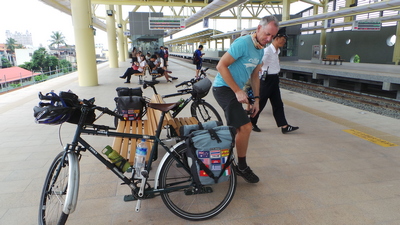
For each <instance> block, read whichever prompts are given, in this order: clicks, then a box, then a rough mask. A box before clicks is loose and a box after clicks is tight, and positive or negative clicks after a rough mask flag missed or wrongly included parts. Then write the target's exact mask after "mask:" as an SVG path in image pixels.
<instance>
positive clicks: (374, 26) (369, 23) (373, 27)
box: [352, 20, 382, 31]
mask: <svg viewBox="0 0 400 225" xmlns="http://www.w3.org/2000/svg"><path fill="white" fill-rule="evenodd" d="M381 26H382V22H381V21H377V20H364V21H360V20H355V21H353V29H352V31H380V30H381Z"/></svg>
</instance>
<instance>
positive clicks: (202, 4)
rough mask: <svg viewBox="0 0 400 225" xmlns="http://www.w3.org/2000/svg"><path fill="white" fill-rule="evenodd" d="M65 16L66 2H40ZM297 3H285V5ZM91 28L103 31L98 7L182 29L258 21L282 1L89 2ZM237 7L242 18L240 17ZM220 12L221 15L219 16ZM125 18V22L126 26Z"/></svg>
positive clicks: (277, 11)
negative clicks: (156, 17) (154, 15)
mask: <svg viewBox="0 0 400 225" xmlns="http://www.w3.org/2000/svg"><path fill="white" fill-rule="evenodd" d="M41 1H42V2H44V3H45V4H47V5H50V6H52V7H54V8H56V9H58V10H60V11H62V12H64V13H66V14H68V15H71V4H70V0H41ZM300 1H302V2H306V3H308V4H310V6H312V5H319V6H320V5H321V3H320V2H319V1H317V0H300ZM294 2H298V0H288V3H289V4H290V3H294ZM91 4H92V9H93V10H92V14H93V15H92V18H93V26H94V27H95V28H96V29H100V30H103V31H106V24H105V22H104V16H102V15H103V13H104V14H105V12H98V10H97V9H99V8H100V7H99V5H122V6H123V11H124V9H128V10H130V11H132V12H163V13H164V16H165V17H171V18H185V25H186V28H188V27H190V26H193V25H195V24H197V23H200V22H202V21H203V19H204V18H206V17H207V18H211V19H218V18H220V19H259V18H261V17H263V16H265V15H272V14H281V13H282V10H283V0H190V1H188V0H167V1H166V0H152V1H143V0H91ZM238 6H240V10H241V11H242V12H246V13H245V14H246V15H243V16H240V13H238V10H239V8H238ZM222 13H225V14H224V15H222ZM128 22H129V21H128V18H126V19H125V23H128ZM177 32H179V30H169V31H167V32H166V33H165V37H168V36H169V35H171V34H174V33H177Z"/></svg>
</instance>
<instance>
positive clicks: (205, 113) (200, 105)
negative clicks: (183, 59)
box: [143, 68, 222, 123]
mask: <svg viewBox="0 0 400 225" xmlns="http://www.w3.org/2000/svg"><path fill="white" fill-rule="evenodd" d="M207 69H208V68H206V69H205V70H201V71H202V74H203V75H202V76H200V78H192V79H191V80H188V81H184V82H182V83H180V84H177V85H175V87H177V88H178V87H184V89H180V90H178V91H177V93H173V94H167V95H162V96H161V97H162V98H171V97H176V96H182V95H187V94H190V95H191V96H189V97H188V98H186V99H183V100H182V101H181V102H180V104H179V105H178V107H177V108H175V109H173V112H172V117H174V118H175V117H176V116H177V115H178V114H179V113H180V112H181V111H182V110H183V109H184V108H185V107H186V106H187V105H188V104H189V103H190V102H192V104H191V105H190V113H191V116H193V117H196V118H197V120H198V121H199V122H202V123H204V122H208V121H211V120H217V121H220V122H222V118H221V116H220V115H219V113H218V111H217V110H216V109H215V108H214V107H213V106H212V105H211V104H210V103H208V102H206V100H204V99H203V98H204V97H205V96H207V94H208V92H209V90H210V88H211V85H212V84H211V81H210V80H209V79H208V78H205V77H204V75H205V71H207ZM155 85H156V84H155V83H153V82H149V81H145V83H144V84H143V88H144V89H146V88H147V87H151V88H152V89H153V92H154V94H158V92H157V90H156V88H155Z"/></svg>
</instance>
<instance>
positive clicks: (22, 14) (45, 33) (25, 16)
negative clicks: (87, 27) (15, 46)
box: [0, 0, 310, 47]
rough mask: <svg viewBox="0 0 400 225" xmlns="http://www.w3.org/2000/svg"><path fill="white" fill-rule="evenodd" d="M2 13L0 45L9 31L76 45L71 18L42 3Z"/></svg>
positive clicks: (220, 26)
mask: <svg viewBox="0 0 400 225" xmlns="http://www.w3.org/2000/svg"><path fill="white" fill-rule="evenodd" d="M307 6H308V7H309V6H310V5H308V4H307V5H306V6H304V5H301V6H298V7H302V8H305V7H307ZM298 7H293V4H292V8H298ZM132 8H133V6H132ZM0 9H1V13H0V15H1V17H0V18H1V19H0V43H5V42H6V35H5V33H6V30H9V31H11V33H15V32H20V33H26V31H28V32H29V33H31V34H32V39H33V45H34V46H35V47H38V46H48V45H49V44H50V42H49V40H50V39H51V38H50V36H51V35H52V32H53V31H59V32H61V33H62V34H63V35H64V36H65V40H66V43H67V44H70V45H74V44H75V38H74V30H73V25H72V18H71V16H70V15H67V14H65V13H63V12H61V11H59V10H57V9H55V8H53V7H51V6H48V5H46V4H45V3H43V2H42V1H40V0H0ZM99 9H100V10H97V11H96V14H97V15H99V16H102V15H100V13H99V12H98V11H101V12H103V11H104V14H105V10H101V9H102V8H100V7H99ZM123 10H124V12H123V18H124V19H125V18H127V16H128V12H129V10H130V9H129V8H128V7H123ZM295 10H298V9H295ZM255 22H257V21H255ZM255 22H253V25H252V26H251V27H254V26H256V24H254V23H255ZM209 25H210V28H211V29H213V28H215V29H217V30H220V31H222V32H227V31H233V30H234V29H236V27H237V23H236V22H235V20H230V21H229V22H221V21H219V20H218V23H217V25H215V26H216V27H214V23H213V22H212V21H210V23H209ZM249 27H250V26H249V24H248V22H247V21H243V22H242V28H249ZM201 30H204V28H202V24H201V23H200V24H198V25H195V26H193V27H190V28H188V29H186V30H185V31H183V32H179V33H178V34H175V35H174V36H173V37H174V38H177V37H180V36H184V35H188V34H191V33H194V32H198V31H201ZM95 43H96V44H103V45H104V46H105V47H106V46H107V34H106V33H105V32H104V31H101V30H99V29H97V32H96V36H95Z"/></svg>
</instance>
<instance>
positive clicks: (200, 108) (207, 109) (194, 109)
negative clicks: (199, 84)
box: [190, 100, 222, 123]
mask: <svg viewBox="0 0 400 225" xmlns="http://www.w3.org/2000/svg"><path fill="white" fill-rule="evenodd" d="M190 112H191V113H192V116H193V117H196V119H197V120H198V121H199V122H201V123H205V122H208V121H212V120H217V121H220V122H221V123H222V119H221V116H220V115H219V114H218V112H217V110H216V109H215V108H214V107H213V106H212V105H211V104H209V103H208V102H206V101H204V100H199V101H194V102H193V103H192V105H191V106H190Z"/></svg>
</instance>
